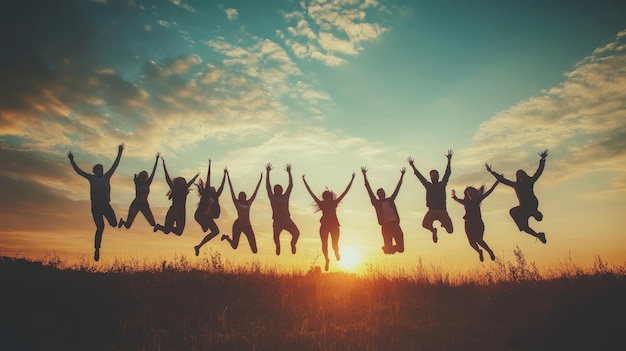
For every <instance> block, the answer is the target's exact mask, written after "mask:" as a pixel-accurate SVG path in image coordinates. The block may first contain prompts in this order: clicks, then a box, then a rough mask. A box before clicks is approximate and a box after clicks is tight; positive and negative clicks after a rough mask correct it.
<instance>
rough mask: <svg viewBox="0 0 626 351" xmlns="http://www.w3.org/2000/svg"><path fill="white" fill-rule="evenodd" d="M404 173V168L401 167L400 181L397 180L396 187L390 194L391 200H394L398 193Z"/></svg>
mask: <svg viewBox="0 0 626 351" xmlns="http://www.w3.org/2000/svg"><path fill="white" fill-rule="evenodd" d="M405 172H406V167H402V169H401V170H400V180H398V185H396V190H394V191H393V194H391V196H390V197H391V199H392V200H395V199H396V196H398V192H400V186H401V185H402V178H404V173H405Z"/></svg>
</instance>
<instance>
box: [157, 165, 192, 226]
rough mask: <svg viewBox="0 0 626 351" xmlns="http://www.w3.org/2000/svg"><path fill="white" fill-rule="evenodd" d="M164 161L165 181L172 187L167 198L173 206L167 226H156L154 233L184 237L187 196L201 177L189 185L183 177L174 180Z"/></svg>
mask: <svg viewBox="0 0 626 351" xmlns="http://www.w3.org/2000/svg"><path fill="white" fill-rule="evenodd" d="M161 161H163V171H164V172H165V181H166V182H167V185H169V187H170V191H168V192H167V197H168V198H169V199H170V200H172V205H171V206H170V208H169V209H168V210H167V214H166V215H165V225H160V224H158V223H157V224H156V225H155V226H154V232H155V233H156V232H157V231H159V230H160V231H162V232H163V233H164V234H169V233H174V234H176V235H178V236H181V235H183V230H184V229H185V217H186V215H187V210H186V207H187V194H189V187H190V186H191V185H192V184H193V182H195V181H196V178H198V176H199V175H200V173H197V174H196V175H195V176H194V177H193V178H191V180H190V181H189V183H187V182H186V181H185V178H183V177H176V178H174V180H172V179H171V178H170V175H169V173H168V172H167V167H165V160H164V159H163V157H161Z"/></svg>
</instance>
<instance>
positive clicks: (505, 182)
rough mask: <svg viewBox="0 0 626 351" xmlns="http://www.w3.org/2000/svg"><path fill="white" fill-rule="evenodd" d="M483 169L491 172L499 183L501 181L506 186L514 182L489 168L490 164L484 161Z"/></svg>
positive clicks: (512, 184)
mask: <svg viewBox="0 0 626 351" xmlns="http://www.w3.org/2000/svg"><path fill="white" fill-rule="evenodd" d="M485 169H486V170H487V172H489V173H491V175H492V176H494V177H495V178H496V179H497V180H498V181H499V182H500V183H502V184H504V185H508V186H514V185H515V183H514V182H512V181H510V180H508V179H506V178H504V176H503V175H502V174H498V173H496V172H495V171H494V170H493V169H491V165H489V164H487V163H485Z"/></svg>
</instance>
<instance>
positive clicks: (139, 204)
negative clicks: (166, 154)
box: [117, 153, 160, 229]
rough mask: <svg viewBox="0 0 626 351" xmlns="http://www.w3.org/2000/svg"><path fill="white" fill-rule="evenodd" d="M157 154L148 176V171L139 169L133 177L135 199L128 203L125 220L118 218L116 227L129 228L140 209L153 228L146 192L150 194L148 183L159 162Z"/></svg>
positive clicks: (150, 181)
mask: <svg viewBox="0 0 626 351" xmlns="http://www.w3.org/2000/svg"><path fill="white" fill-rule="evenodd" d="M159 156H160V154H158V153H157V154H156V159H155V160H154V167H152V173H150V175H149V176H148V172H146V171H141V172H139V174H135V176H134V177H133V181H134V182H135V199H134V200H133V202H131V203H130V207H129V208H128V215H127V216H126V221H124V219H123V218H120V222H119V224H118V225H117V227H118V228H122V227H124V228H126V229H130V227H131V226H132V225H133V222H134V221H135V217H136V216H137V213H139V211H141V213H142V214H143V216H144V217H145V218H146V220H147V221H148V223H150V226H151V227H153V228H154V226H155V224H156V222H155V221H154V215H153V214H152V210H151V209H150V204H149V203H148V194H150V184H152V180H153V179H154V173H155V171H156V168H157V165H158V163H159Z"/></svg>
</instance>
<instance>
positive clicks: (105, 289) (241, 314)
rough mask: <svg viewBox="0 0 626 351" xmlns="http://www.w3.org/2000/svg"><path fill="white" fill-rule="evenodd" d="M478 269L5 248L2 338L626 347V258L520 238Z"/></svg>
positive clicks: (87, 342)
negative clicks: (68, 254)
mask: <svg viewBox="0 0 626 351" xmlns="http://www.w3.org/2000/svg"><path fill="white" fill-rule="evenodd" d="M514 252H515V256H516V261H515V262H500V261H497V262H496V264H495V265H490V267H491V268H486V269H484V270H481V271H477V272H474V273H472V274H471V275H467V276H455V277H450V276H449V275H448V274H447V273H445V272H443V271H441V270H439V269H436V268H430V269H427V268H424V267H423V266H422V265H421V263H420V264H418V266H417V267H416V268H415V269H414V271H411V272H410V273H409V272H402V274H395V275H389V274H385V273H384V272H380V271H376V270H375V269H371V270H370V272H369V273H368V274H365V275H363V276H357V275H351V274H344V273H331V274H319V273H317V271H316V270H314V269H312V270H311V271H310V272H308V273H299V272H291V273H288V272H276V271H273V270H272V269H271V268H263V267H261V265H260V264H259V263H258V262H253V263H251V264H248V265H246V266H243V267H235V266H232V265H230V264H227V263H223V262H222V260H221V257H220V256H219V254H218V253H211V254H210V255H209V256H205V258H204V259H203V260H201V261H200V263H199V264H191V263H189V261H187V259H186V258H185V257H184V256H180V257H177V258H176V259H175V260H174V261H171V262H168V261H163V262H160V263H148V262H140V261H137V262H133V261H131V262H127V263H121V262H118V261H116V262H114V263H113V264H111V265H110V266H109V267H106V268H102V267H100V266H95V265H93V264H91V263H90V262H89V261H87V260H85V261H84V262H81V263H79V264H77V265H75V266H71V267H69V266H66V265H65V264H64V263H63V262H61V261H60V260H59V259H58V258H57V257H56V256H54V255H52V256H50V257H48V258H46V259H44V260H42V261H39V262H33V261H28V260H25V259H15V258H7V257H4V258H1V259H0V279H2V289H1V290H0V291H1V292H0V308H1V311H2V313H1V314H0V349H2V350H44V349H45V350H222V349H227V350H276V349H288V350H296V349H297V350H478V349H482V350H566V349H569V350H572V349H575V350H589V349H615V350H620V349H626V342H625V341H624V340H623V337H622V336H621V335H622V332H623V327H624V325H625V323H624V322H623V321H622V320H623V318H624V316H625V315H626V301H625V299H624V297H626V284H625V280H624V277H625V274H624V269H623V268H622V267H616V268H611V267H609V266H608V265H607V264H606V263H605V262H603V261H602V260H601V259H600V258H599V257H598V258H597V260H596V263H595V264H594V265H593V267H591V268H588V269H582V268H578V267H576V266H575V265H574V264H572V263H564V264H562V266H561V268H560V269H557V270H555V271H553V272H549V273H547V274H545V273H544V274H543V275H542V274H540V273H539V271H538V270H537V268H536V267H535V266H534V264H529V263H527V262H526V260H525V258H524V256H523V254H522V252H521V251H520V250H519V249H516V250H515V251H514Z"/></svg>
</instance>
